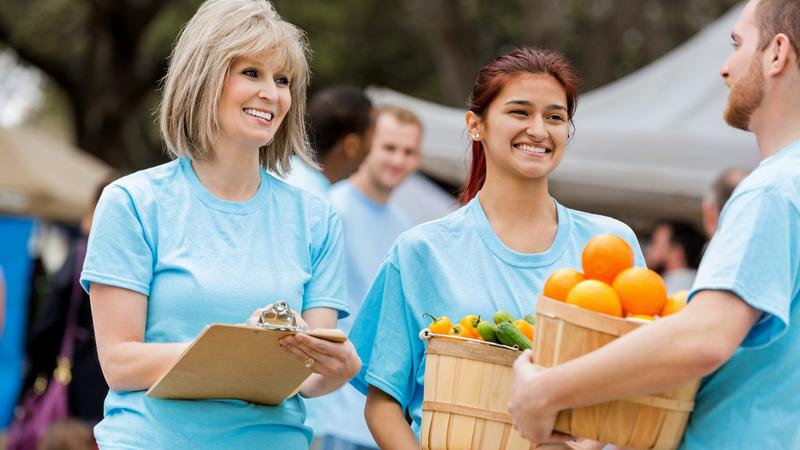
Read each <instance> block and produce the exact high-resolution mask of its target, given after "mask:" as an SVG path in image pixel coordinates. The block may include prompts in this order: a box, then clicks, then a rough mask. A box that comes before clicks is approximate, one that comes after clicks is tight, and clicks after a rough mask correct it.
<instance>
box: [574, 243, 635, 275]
mask: <svg viewBox="0 0 800 450" xmlns="http://www.w3.org/2000/svg"><path fill="white" fill-rule="evenodd" d="M581 263H582V264H583V273H584V274H586V277H587V278H591V279H593V280H600V281H604V282H606V283H608V284H611V283H613V282H614V278H615V277H616V276H617V274H618V273H620V272H622V271H623V270H625V269H627V268H629V267H633V250H631V246H630V245H628V243H627V242H625V239H622V238H621V237H619V236H617V235H614V234H599V235H597V236H595V237H593V238H592V239H590V240H589V242H588V243H587V244H586V247H584V248H583V254H582V255H581Z"/></svg>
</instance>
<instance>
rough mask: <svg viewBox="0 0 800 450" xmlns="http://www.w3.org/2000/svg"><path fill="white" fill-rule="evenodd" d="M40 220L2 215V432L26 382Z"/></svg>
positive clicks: (0, 422) (0, 236)
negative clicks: (34, 240) (34, 239)
mask: <svg viewBox="0 0 800 450" xmlns="http://www.w3.org/2000/svg"><path fill="white" fill-rule="evenodd" d="M36 223H37V222H36V220H35V219H31V218H25V217H12V216H4V215H0V267H2V269H3V273H4V275H5V283H6V302H5V303H6V309H5V326H4V329H3V331H2V335H0V430H2V429H5V428H6V427H8V424H9V423H10V422H11V417H12V414H13V412H14V406H15V404H16V401H17V397H18V396H19V389H20V384H21V383H22V359H23V357H24V345H25V326H26V322H27V317H28V314H27V310H28V294H29V292H28V291H29V288H30V277H31V269H32V267H33V261H32V258H31V254H30V250H29V247H28V243H29V242H30V238H31V235H32V234H33V231H34V229H35V228H36Z"/></svg>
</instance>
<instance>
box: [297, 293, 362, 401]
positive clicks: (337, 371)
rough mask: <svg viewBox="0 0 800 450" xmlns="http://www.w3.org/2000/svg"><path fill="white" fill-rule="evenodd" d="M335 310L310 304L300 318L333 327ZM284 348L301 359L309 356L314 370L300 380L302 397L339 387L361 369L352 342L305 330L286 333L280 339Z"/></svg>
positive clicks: (312, 326) (319, 325) (312, 323)
mask: <svg viewBox="0 0 800 450" xmlns="http://www.w3.org/2000/svg"><path fill="white" fill-rule="evenodd" d="M338 315H339V312H338V311H336V310H335V309H332V308H312V309H309V310H306V311H305V312H304V313H303V320H304V321H305V322H306V323H307V324H308V326H309V327H310V328H336V319H337V317H338ZM281 346H282V347H283V348H284V350H286V351H288V352H290V353H292V354H294V355H295V357H297V358H298V359H299V360H301V361H305V360H306V359H307V358H309V357H311V358H312V359H313V365H312V366H311V370H312V371H313V372H314V373H312V374H311V376H310V377H309V378H308V380H306V382H305V383H304V384H303V388H302V389H301V390H300V394H301V395H302V396H303V397H306V398H310V397H318V396H320V395H325V394H327V393H330V392H333V391H335V390H336V389H339V388H340V387H341V386H342V385H344V384H345V383H347V381H349V380H350V379H351V378H353V377H354V376H356V374H358V372H359V371H360V370H361V359H360V358H359V357H358V354H357V353H356V350H355V348H353V344H352V343H351V342H350V341H349V340H348V341H345V342H342V343H335V342H329V341H326V340H324V339H317V338H314V337H311V336H309V335H306V334H297V335H295V336H287V337H285V338H283V339H282V340H281Z"/></svg>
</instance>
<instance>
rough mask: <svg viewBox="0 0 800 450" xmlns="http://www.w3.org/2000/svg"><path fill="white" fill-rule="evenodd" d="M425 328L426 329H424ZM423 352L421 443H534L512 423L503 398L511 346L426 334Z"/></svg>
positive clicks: (522, 447)
mask: <svg viewBox="0 0 800 450" xmlns="http://www.w3.org/2000/svg"><path fill="white" fill-rule="evenodd" d="M426 332H427V333H426ZM420 337H422V338H423V339H427V340H428V344H427V351H426V356H425V364H426V366H425V393H424V395H423V402H422V429H421V431H420V444H421V445H422V448H423V449H426V450H427V449H430V450H445V449H449V450H464V449H473V450H531V449H533V448H534V445H533V444H532V443H531V442H530V441H527V440H525V439H523V438H522V436H520V435H519V433H517V431H516V430H514V429H513V428H512V426H511V416H510V415H509V414H508V400H509V399H510V398H511V385H512V383H513V381H514V370H513V369H512V367H511V366H512V365H513V364H514V361H515V360H516V359H517V357H518V356H519V355H520V352H519V351H518V350H515V349H513V348H510V347H505V346H499V345H492V344H487V343H482V342H479V341H474V340H471V339H462V340H453V339H458V338H452V337H450V338H447V337H443V336H440V335H431V334H430V333H429V332H428V330H423V332H422V333H420Z"/></svg>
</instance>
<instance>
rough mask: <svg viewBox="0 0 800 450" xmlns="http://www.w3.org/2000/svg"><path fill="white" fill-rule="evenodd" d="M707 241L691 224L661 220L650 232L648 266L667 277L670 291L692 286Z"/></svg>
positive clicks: (647, 255) (645, 252)
mask: <svg viewBox="0 0 800 450" xmlns="http://www.w3.org/2000/svg"><path fill="white" fill-rule="evenodd" d="M704 245H705V239H704V238H703V235H702V234H700V232H699V231H697V229H696V228H695V227H694V226H693V225H692V224H690V223H686V222H679V221H668V222H661V223H659V224H658V225H656V227H655V229H654V230H653V233H652V234H651V236H650V242H649V243H648V244H647V247H645V249H644V257H645V260H646V261H647V267H649V268H651V269H653V270H655V271H656V272H658V273H659V274H660V275H661V276H662V277H664V282H665V283H666V284H667V292H668V293H669V294H670V295H671V294H674V293H675V292H678V291H682V290H684V289H690V288H691V287H692V283H694V277H695V275H696V274H697V267H698V266H699V265H700V256H701V255H702V251H703V246H704Z"/></svg>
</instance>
